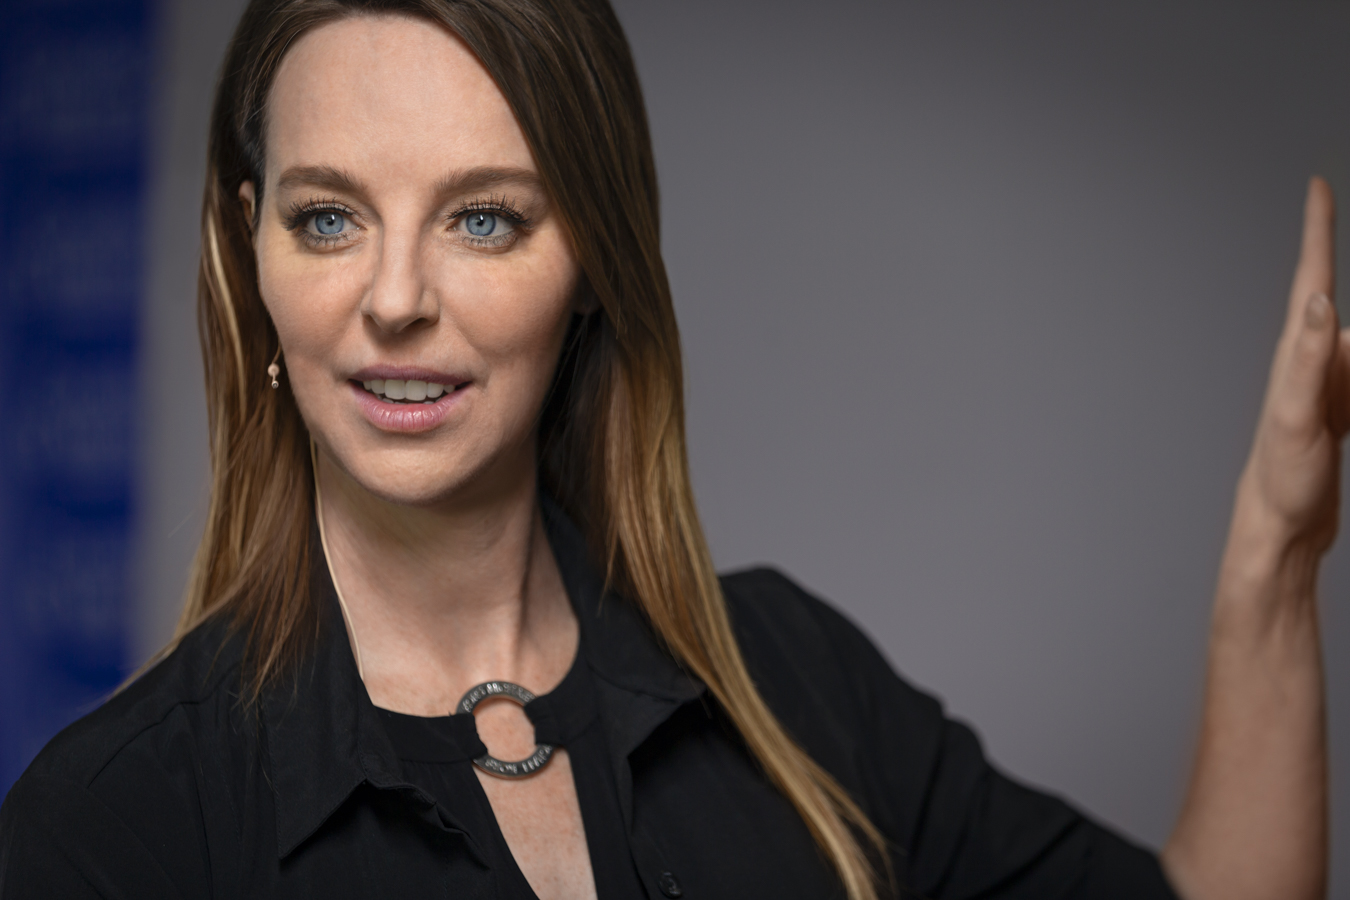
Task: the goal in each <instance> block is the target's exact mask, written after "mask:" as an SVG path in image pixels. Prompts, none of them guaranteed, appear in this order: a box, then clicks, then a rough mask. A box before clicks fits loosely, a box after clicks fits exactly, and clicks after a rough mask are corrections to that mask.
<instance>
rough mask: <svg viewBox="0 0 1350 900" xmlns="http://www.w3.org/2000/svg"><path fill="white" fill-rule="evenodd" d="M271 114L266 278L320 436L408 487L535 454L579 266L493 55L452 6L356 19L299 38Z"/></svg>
mask: <svg viewBox="0 0 1350 900" xmlns="http://www.w3.org/2000/svg"><path fill="white" fill-rule="evenodd" d="M266 127H267V131H266V140H267V161H266V172H265V190H264V191H263V192H262V198H261V209H260V210H259V215H258V223H259V224H258V228H257V233H256V235H255V245H256V249H257V257H258V281H259V287H260V288H261V291H262V298H263V302H264V303H265V304H266V306H267V309H268V311H269V312H270V313H271V315H272V320H273V322H274V323H275V324H276V329H277V333H278V334H279V335H280V337H281V346H282V351H283V355H284V359H283V363H284V370H285V374H284V375H283V377H284V378H286V379H288V380H289V384H290V387H291V390H292V391H293V392H294V394H295V397H296V400H297V401H298V403H299V405H300V410H301V413H302V414H303V415H304V418H305V422H306V424H307V425H308V426H309V429H310V433H311V434H312V435H313V436H314V439H315V441H316V442H317V443H318V445H319V447H320V449H321V451H322V452H323V453H324V454H325V455H326V456H327V457H328V458H331V459H332V460H333V461H334V462H336V463H337V465H338V467H339V468H340V469H341V470H342V471H344V472H346V473H347V474H348V475H349V476H351V478H353V479H354V480H355V481H356V482H357V483H359V484H360V485H362V486H364V487H365V488H366V489H368V490H370V491H371V492H372V493H374V494H376V495H377V496H380V497H383V498H384V499H386V500H390V501H393V502H396V503H405V504H428V503H434V502H436V501H438V500H441V499H445V498H448V497H450V496H452V495H455V494H457V493H462V492H463V491H465V490H466V489H469V488H471V487H473V486H476V487H478V488H484V489H489V490H491V489H494V486H495V487H497V488H499V487H501V484H500V482H501V480H502V479H503V478H507V479H511V478H516V477H519V476H520V475H521V474H522V473H524V472H527V471H530V469H529V468H528V467H532V466H533V458H534V457H533V445H534V429H535V422H536V419H537V417H538V414H539V411H540V409H541V407H542V405H543V401H544V397H545V393H546V392H547V390H548V387H549V384H550V381H551V378H552V374H553V370H554V367H555V365H556V362H557V359H558V356H559V353H560V351H561V347H562V341H563V336H564V334H565V332H566V329H567V325H568V322H569V320H570V317H571V315H572V313H574V312H582V311H583V310H582V308H581V302H580V298H579V296H578V284H579V281H580V278H579V269H578V266H577V263H576V260H575V258H574V256H573V254H572V251H571V247H570V244H569V242H568V240H567V237H566V235H565V234H564V232H563V229H562V226H561V223H560V222H559V221H558V218H557V216H556V215H554V214H553V211H552V210H550V208H549V203H548V198H547V197H546V196H545V194H544V191H543V189H542V186H541V185H540V183H539V177H538V173H537V170H536V168H535V164H534V160H533V158H532V157H531V154H530V151H529V148H528V147H527V146H526V143H525V138H524V135H523V134H522V133H521V130H520V127H519V126H518V125H517V124H516V120H515V118H514V116H512V114H511V111H510V109H509V107H508V106H507V103H506V100H505V98H503V96H502V94H501V92H500V91H499V90H498V89H497V87H496V85H495V84H494V83H493V81H492V79H491V77H490V76H489V75H488V73H487V72H486V70H484V69H483V67H482V65H480V64H479V62H478V60H477V59H476V58H475V57H474V56H473V54H471V53H470V52H469V51H468V49H466V48H465V46H464V45H463V44H462V43H461V42H460V41H459V40H458V38H456V37H454V36H453V35H451V34H450V33H449V32H447V31H445V30H444V29H442V28H439V27H437V26H436V25H434V24H431V23H427V22H423V21H419V20H415V19H408V18H396V17H371V16H358V17H354V18H349V19H344V20H341V21H339V22H335V23H331V24H327V25H324V26H322V27H320V28H317V29H315V30H314V31H312V32H310V33H308V34H306V35H305V36H304V37H303V38H302V39H300V40H299V41H297V42H296V43H295V45H294V46H293V47H292V48H291V49H290V51H289V52H288V53H287V54H286V57H285V59H284V60H283V61H282V63H281V67H280V69H279V70H278V73H277V76H276V81H275V82H274V84H273V87H272V93H271V96H270V98H269V103H268V119H267V126H266ZM240 196H241V198H242V199H243V200H244V202H245V203H246V204H248V205H251V204H252V202H253V197H254V191H253V185H251V184H246V185H244V187H243V189H242V190H241V192H240Z"/></svg>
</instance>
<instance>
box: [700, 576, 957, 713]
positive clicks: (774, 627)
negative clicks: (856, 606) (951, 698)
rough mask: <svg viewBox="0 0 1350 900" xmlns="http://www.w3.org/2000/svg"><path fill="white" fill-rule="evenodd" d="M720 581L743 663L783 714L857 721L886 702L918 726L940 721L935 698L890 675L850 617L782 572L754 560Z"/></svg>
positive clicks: (888, 667)
mask: <svg viewBox="0 0 1350 900" xmlns="http://www.w3.org/2000/svg"><path fill="white" fill-rule="evenodd" d="M721 583H722V592H723V595H724V596H725V597H726V601H727V608H728V611H729V613H730V615H731V619H732V623H733V626H734V627H735V630H736V636H737V639H738V641H739V643H740V645H741V652H742V653H743V654H744V656H745V658H746V664H747V666H749V668H750V670H751V674H752V676H753V677H754V678H755V681H756V684H757V685H758V686H759V688H760V690H761V692H762V693H763V694H764V695H765V699H766V700H767V701H768V702H769V703H770V705H771V706H773V707H775V711H776V712H778V713H779V715H780V716H783V717H784V719H785V721H788V720H790V719H792V718H793V717H794V716H793V712H794V711H796V712H797V715H799V716H800V715H807V716H810V715H822V716H823V715H826V714H827V712H828V714H829V715H830V716H831V717H837V716H839V715H844V716H847V717H849V718H851V719H853V720H854V724H855V725H856V726H857V727H858V728H863V727H865V726H866V724H867V722H868V720H869V718H870V717H871V716H873V715H875V714H876V713H877V712H878V711H879V710H881V709H885V710H886V711H887V714H888V715H890V716H892V717H894V716H897V715H899V716H902V717H903V718H905V719H907V720H909V721H910V723H911V724H912V725H914V726H915V727H916V728H919V729H920V730H932V729H934V728H937V727H939V725H940V723H941V722H942V720H943V715H942V707H941V705H940V704H939V703H938V701H937V700H936V699H935V698H933V697H932V696H930V695H929V694H927V693H925V692H923V691H920V690H917V689H916V688H914V687H913V686H912V685H910V684H909V683H908V682H907V681H905V680H904V679H902V678H901V677H900V676H899V675H897V674H896V672H895V670H894V669H893V668H892V667H891V665H890V663H889V662H888V661H887V660H886V658H885V657H884V656H883V655H882V653H881V651H880V650H878V649H877V647H876V645H875V644H874V643H873V642H872V641H871V639H870V638H868V637H867V635H866V634H865V633H864V632H863V631H862V629H861V628H859V627H858V626H857V625H856V624H855V623H854V622H853V621H851V620H850V619H849V618H848V617H847V616H845V615H844V614H843V613H841V612H840V611H839V610H837V609H835V608H834V607H833V606H831V605H830V604H828V603H826V602H825V601H823V600H821V599H820V598H818V597H816V596H814V595H813V594H811V593H810V592H809V591H807V590H806V589H804V588H803V587H801V586H800V585H799V584H797V583H796V582H795V581H793V580H792V579H791V578H789V577H788V576H787V575H785V574H783V573H782V572H780V571H778V570H777V569H773V568H768V567H759V568H754V569H747V570H743V571H737V572H732V573H728V574H726V575H723V576H722V577H721ZM803 707H804V708H803Z"/></svg>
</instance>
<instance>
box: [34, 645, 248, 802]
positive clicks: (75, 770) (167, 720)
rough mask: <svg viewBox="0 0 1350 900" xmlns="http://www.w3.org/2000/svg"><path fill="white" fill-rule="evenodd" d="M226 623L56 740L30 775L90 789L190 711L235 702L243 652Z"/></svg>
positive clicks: (164, 661) (160, 664) (158, 665)
mask: <svg viewBox="0 0 1350 900" xmlns="http://www.w3.org/2000/svg"><path fill="white" fill-rule="evenodd" d="M237 643H238V640H237V638H236V636H234V635H232V634H231V633H230V629H229V628H228V627H227V625H226V624H225V623H224V622H221V621H215V620H208V621H207V622H206V623H203V624H202V625H201V626H200V627H198V628H197V629H195V630H194V631H192V632H190V633H189V634H188V635H187V636H185V637H184V638H183V640H182V641H180V642H179V644H178V646H177V647H176V648H174V650H173V651H172V652H171V653H169V654H168V655H167V656H165V658H164V659H162V660H160V661H159V662H158V663H156V664H155V665H154V666H153V667H151V668H150V669H149V670H148V671H146V672H145V673H144V674H143V675H141V676H140V677H139V678H137V679H136V680H135V681H134V682H132V683H131V684H129V685H127V686H126V687H125V688H124V689H122V690H121V691H119V692H118V693H116V694H114V695H113V696H112V697H110V698H109V699H108V700H107V701H105V702H104V703H103V704H102V705H101V706H100V707H99V708H98V709H96V710H94V711H93V712H91V713H89V714H88V715H86V716H84V717H82V718H80V719H78V720H77V721H75V722H74V723H73V724H71V725H69V726H68V727H66V728H65V729H64V730H63V731H61V732H60V733H59V734H57V735H56V737H54V738H52V739H51V741H49V742H48V743H47V745H46V746H45V747H44V748H43V749H42V751H41V752H40V753H39V754H38V755H37V757H36V758H35V759H34V760H33V762H32V764H31V765H30V766H29V767H28V769H27V771H26V772H25V773H24V776H23V778H21V779H20V781H21V782H22V781H23V779H27V778H36V777H41V778H59V779H62V780H66V781H70V782H74V783H76V784H83V785H88V784H89V783H91V782H93V781H94V779H96V778H97V777H98V776H99V775H100V774H101V773H103V772H104V771H105V770H106V769H107V768H108V766H109V765H110V764H112V763H113V762H114V761H115V760H116V759H117V758H118V756H119V755H120V754H122V753H123V752H124V751H125V750H126V748H127V747H128V746H130V745H132V744H134V743H136V742H137V741H138V740H143V739H144V738H146V737H147V736H151V735H153V734H154V732H156V731H157V730H160V729H164V728H166V727H173V724H174V723H173V720H174V718H175V714H176V713H177V712H179V711H181V710H183V709H184V708H185V707H191V706H200V705H201V704H203V703H211V702H219V701H220V700H222V699H224V697H223V695H229V697H231V698H233V696H234V694H235V685H236V684H237V681H238V677H237V676H238V669H239V657H240V653H239V648H238V646H237Z"/></svg>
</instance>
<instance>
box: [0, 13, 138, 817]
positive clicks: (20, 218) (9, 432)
mask: <svg viewBox="0 0 1350 900" xmlns="http://www.w3.org/2000/svg"><path fill="white" fill-rule="evenodd" d="M152 8H153V5H152V4H151V3H150V2H148V0H91V2H69V0H66V2H56V0H45V2H32V0H27V2H15V0H4V2H3V4H0V290H3V297H2V299H3V303H2V304H0V367H2V368H3V377H4V383H5V387H6V389H5V391H4V392H3V395H0V396H2V399H0V416H3V422H4V426H3V428H0V462H2V463H3V465H2V466H0V793H3V792H5V791H7V790H8V789H9V786H10V784H12V783H13V781H14V780H15V779H16V778H17V777H18V776H19V774H20V773H21V772H22V771H23V769H24V767H25V766H26V765H27V764H28V762H29V761H30V760H31V759H32V757H33V756H34V754H36V753H37V751H38V750H39V749H41V747H42V745H43V744H44V743H45V742H46V741H47V740H48V739H49V738H50V737H51V736H52V735H53V734H55V733H56V732H57V731H59V730H60V729H61V728H62V727H63V726H65V725H66V724H67V723H69V722H70V721H72V720H73V719H75V718H76V717H78V716H79V715H81V714H82V713H84V712H86V711H88V710H89V709H92V708H93V707H94V706H96V705H97V704H98V702H99V701H100V699H102V698H103V697H105V696H106V695H107V694H108V692H109V691H111V690H112V689H113V688H114V687H116V685H117V684H118V682H119V681H120V680H121V679H122V678H123V677H124V676H125V675H126V673H127V663H128V653H127V648H128V644H129V634H128V631H129V619H130V614H131V605H132V604H131V593H130V577H131V557H132V554H131V550H132V535H133V520H134V517H135V509H134V504H133V498H134V491H133V488H134V484H133V477H134V473H135V459H136V446H135V436H136V432H137V427H136V426H137V413H138V404H137V369H136V350H137V331H138V321H137V315H138V310H139V308H140V295H141V291H142V280H143V270H144V266H143V263H142V258H143V249H142V234H143V223H144V219H145V208H146V203H145V193H146V181H147V179H146V165H145V154H146V144H147V138H146V131H147V122H148V112H149V109H148V106H149V103H148V99H149V98H148V94H149V75H150V64H151V50H152V41H151V37H152V35H151V26H152V16H151V12H152Z"/></svg>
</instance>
